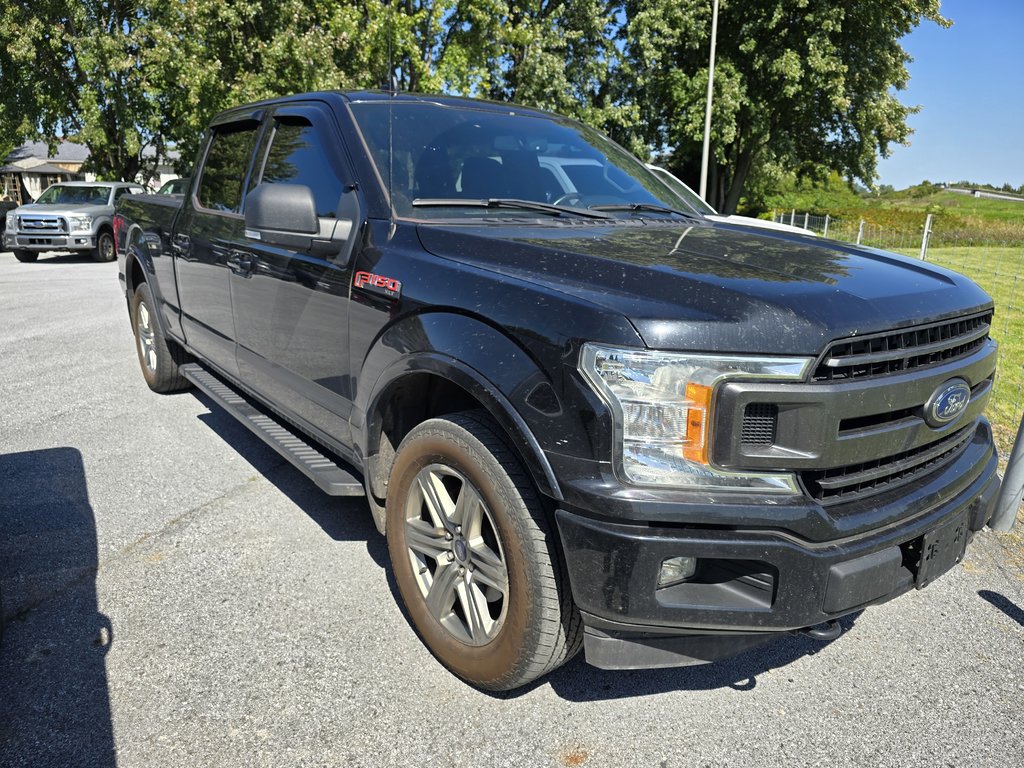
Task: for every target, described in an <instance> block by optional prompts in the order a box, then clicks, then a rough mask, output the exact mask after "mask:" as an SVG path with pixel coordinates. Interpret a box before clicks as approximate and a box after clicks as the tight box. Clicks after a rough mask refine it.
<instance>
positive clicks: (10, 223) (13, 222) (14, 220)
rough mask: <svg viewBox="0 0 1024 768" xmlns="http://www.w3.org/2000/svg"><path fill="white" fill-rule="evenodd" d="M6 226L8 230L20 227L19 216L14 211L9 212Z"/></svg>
mask: <svg viewBox="0 0 1024 768" xmlns="http://www.w3.org/2000/svg"><path fill="white" fill-rule="evenodd" d="M4 226H5V228H6V229H7V230H9V231H11V232H14V231H15V230H16V229H17V228H18V217H17V216H15V215H14V214H13V213H8V214H7V221H6V222H5V224H4Z"/></svg>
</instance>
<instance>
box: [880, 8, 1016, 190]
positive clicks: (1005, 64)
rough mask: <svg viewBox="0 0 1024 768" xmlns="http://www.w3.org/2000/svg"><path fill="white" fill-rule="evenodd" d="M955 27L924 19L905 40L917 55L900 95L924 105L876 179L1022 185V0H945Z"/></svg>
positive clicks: (898, 183) (897, 182) (885, 181)
mask: <svg viewBox="0 0 1024 768" xmlns="http://www.w3.org/2000/svg"><path fill="white" fill-rule="evenodd" d="M942 15H943V16H945V17H946V18H948V19H952V20H953V26H952V27H951V28H949V29H942V28H941V27H939V26H938V25H937V24H933V23H932V22H925V23H924V24H922V25H921V26H920V27H918V28H917V29H916V30H914V31H913V32H912V33H911V34H910V35H908V36H907V37H905V38H904V39H903V47H904V48H905V49H906V51H907V52H908V53H909V54H910V55H911V56H913V57H914V61H913V62H912V63H911V64H910V66H909V70H910V75H911V79H910V84H909V86H908V88H907V90H905V91H902V92H900V93H899V95H898V97H899V99H900V101H902V102H903V103H904V104H909V105H920V106H921V111H920V112H919V113H918V114H917V115H913V116H912V117H911V118H910V120H909V121H908V122H909V125H910V127H911V128H913V129H914V134H913V135H912V136H911V137H910V142H911V144H910V146H909V147H901V146H896V147H894V148H893V149H892V155H891V156H890V157H889V158H886V159H883V160H881V161H880V162H879V166H878V172H879V176H880V178H879V183H881V184H892V185H893V186H894V187H896V188H897V189H902V188H904V187H907V186H910V185H911V184H917V183H919V182H921V181H922V180H924V179H928V180H929V181H933V182H939V181H960V180H961V179H968V180H970V181H976V182H979V183H986V182H987V183H989V184H995V185H997V186H998V185H1001V184H1003V183H1004V182H1009V183H1010V184H1013V185H1014V186H1015V187H1016V186H1020V185H1021V184H1024V85H1022V79H1021V75H1022V73H1024V57H1022V56H1021V53H1022V52H1024V0H944V2H943V3H942Z"/></svg>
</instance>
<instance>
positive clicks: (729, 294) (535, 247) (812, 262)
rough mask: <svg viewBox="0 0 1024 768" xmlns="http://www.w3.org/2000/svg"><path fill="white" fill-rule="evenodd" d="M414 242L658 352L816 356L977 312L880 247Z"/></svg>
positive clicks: (681, 235) (749, 237) (664, 227)
mask: <svg viewBox="0 0 1024 768" xmlns="http://www.w3.org/2000/svg"><path fill="white" fill-rule="evenodd" d="M418 231H419V237H420V241H421V243H422V244H423V247H424V248H426V249H427V250H428V251H430V252H431V253H433V254H435V255H437V256H441V257H444V258H447V259H452V260H455V261H458V262H461V263H464V264H467V265H473V266H476V267H478V268H482V269H486V270H489V271H492V272H495V273H497V274H499V275H504V276H507V277H509V278H515V279H518V280H525V281H529V282H532V283H535V284H537V285H542V286H545V287H546V288H548V289H553V290H557V291H559V292H561V293H563V294H569V295H572V296H576V297H578V298H581V299H584V300H586V301H589V302H591V303H593V304H595V305H598V306H600V307H602V308H605V309H608V310H611V311H614V312H617V313H619V314H621V315H623V316H625V317H626V318H628V319H629V320H630V322H631V323H632V324H633V325H634V327H635V328H636V329H637V331H638V333H639V334H640V336H641V337H642V338H643V340H644V343H646V344H647V345H648V346H649V347H652V348H658V349H681V350H690V351H714V352H738V353H760V354H764V353H765V352H771V353H776V354H798V355H816V354H818V353H819V352H820V351H821V350H822V349H823V348H824V346H825V345H826V344H827V343H828V342H829V341H831V340H833V339H837V338H843V337H848V336H858V335H862V334H867V333H873V332H877V331H886V330H890V329H893V328H899V327H906V326H909V325H917V324H920V323H927V322H931V321H936V320H941V319H944V318H947V317H953V316H957V315H961V314H965V313H968V312H971V311H976V310H982V309H985V308H987V307H990V306H991V299H990V298H989V297H988V295H987V294H985V292H984V291H982V290H981V289H980V288H978V286H977V285H975V284H974V283H973V282H971V281H970V280H968V279H967V278H965V277H963V276H962V275H958V274H956V273H955V272H951V271H949V270H945V269H942V268H940V267H935V266H933V265H931V264H927V263H925V262H921V261H918V260H917V259H911V258H907V257H903V256H899V255H896V254H892V253H887V252H884V251H878V250H874V249H867V248H857V247H853V246H847V245H846V244H843V243H838V242H835V241H831V240H819V241H811V240H809V239H808V238H804V237H788V236H785V235H783V234H781V233H779V234H769V233H767V232H765V233H764V234H762V233H760V232H759V231H757V230H744V231H738V230H737V228H735V227H718V226H716V225H713V224H705V223H698V224H683V223H676V222H672V223H669V222H664V223H663V222H652V221H649V220H647V221H646V222H645V221H636V220H618V221H617V222H616V223H613V224H612V223H610V224H607V225H605V224H594V223H591V222H584V223H578V224H575V223H566V224H562V223H558V224H554V223H552V224H551V225H535V226H523V225H509V224H480V225H462V224H459V225H438V224H421V225H419V227H418Z"/></svg>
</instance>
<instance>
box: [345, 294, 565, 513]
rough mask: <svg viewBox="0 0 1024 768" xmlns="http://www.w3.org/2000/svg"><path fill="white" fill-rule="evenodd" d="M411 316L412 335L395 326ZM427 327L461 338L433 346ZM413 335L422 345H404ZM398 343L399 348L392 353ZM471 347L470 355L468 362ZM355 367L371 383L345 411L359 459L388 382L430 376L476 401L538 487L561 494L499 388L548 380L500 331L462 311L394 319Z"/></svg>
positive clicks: (367, 449)
mask: <svg viewBox="0 0 1024 768" xmlns="http://www.w3.org/2000/svg"><path fill="white" fill-rule="evenodd" d="M410 320H411V321H413V322H415V324H416V325H417V327H416V328H415V331H414V332H410V329H409V328H403V327H402V326H403V325H405V324H406V323H407V322H408V321H410ZM432 326H433V327H434V328H439V327H442V326H447V328H445V330H446V331H447V333H445V335H446V336H454V337H455V338H456V339H460V340H462V341H463V343H461V344H458V343H457V344H456V348H455V349H453V350H449V349H440V348H438V347H437V346H435V345H433V344H431V343H430V336H431V333H430V330H431V327H432ZM412 339H416V341H419V342H421V343H420V344H414V345H413V347H414V348H412V349H410V348H409V344H408V342H409V341H411V340H412ZM402 342H405V343H404V344H403V343H402ZM415 346H419V347H420V348H419V349H416V348H415ZM403 347H404V351H403V352H398V350H399V349H403ZM458 347H462V350H461V351H465V350H466V349H470V350H472V351H471V352H470V354H468V355H459V354H456V353H457V352H458V351H460V350H459V349H458ZM474 352H475V353H476V355H477V359H474V354H473V353H474ZM467 357H468V358H469V359H468V360H467V359H466V358H467ZM484 358H489V359H491V360H498V361H500V362H501V366H500V367H501V368H502V369H503V370H502V374H503V375H502V376H501V378H502V379H504V381H503V382H502V383H499V382H498V381H497V380H496V379H498V377H497V376H495V375H493V373H491V374H489V373H488V372H486V371H485V370H481V369H482V368H484V367H485V366H483V365H481V362H482V361H483V360H484ZM473 363H476V365H474V364H473ZM509 363H511V365H510V364H509ZM362 370H363V374H364V376H365V377H366V379H367V381H370V380H372V381H373V384H372V386H370V387H365V383H364V386H360V387H359V389H358V390H357V391H358V392H359V393H360V394H359V396H357V398H356V403H355V408H354V409H353V413H352V427H353V434H354V435H357V436H358V438H357V439H358V440H359V451H360V452H361V453H362V456H363V459H364V463H368V459H369V457H370V456H371V455H373V454H374V453H376V452H377V448H378V444H377V443H376V442H374V443H373V444H371V439H373V440H374V441H376V439H377V437H376V436H378V435H379V434H380V430H381V426H382V424H381V409H380V406H381V404H382V402H383V400H384V398H385V397H386V396H387V395H388V393H389V392H390V390H391V389H392V387H393V386H394V385H396V384H398V383H399V382H400V381H401V380H402V379H403V378H405V377H407V376H410V375H415V374H431V375H434V376H437V377H439V378H441V379H444V380H447V381H449V382H451V383H452V384H454V385H456V386H458V387H459V388H461V389H463V390H464V391H465V392H467V393H468V394H469V395H470V396H471V397H472V398H474V399H475V400H476V401H477V402H479V403H480V404H481V405H482V406H483V407H484V409H485V410H486V411H487V412H488V413H489V414H490V416H491V417H492V418H493V419H494V420H495V421H496V422H497V424H498V426H499V427H501V429H502V430H503V431H504V433H505V434H506V435H507V436H508V438H509V440H510V441H511V443H512V447H513V448H514V449H515V450H516V452H517V453H518V455H519V457H520V458H521V459H522V461H523V463H524V465H525V467H526V469H527V471H528V472H529V473H530V476H531V478H532V479H533V481H534V483H535V485H536V486H537V488H538V489H539V490H540V491H541V492H542V493H544V494H545V495H547V496H550V497H552V498H554V499H556V500H558V501H561V500H562V499H563V496H562V492H561V489H560V488H559V485H558V480H557V479H556V477H555V473H554V470H553V469H552V468H551V464H550V462H549V461H548V459H547V456H546V455H545V454H544V450H543V448H541V445H540V443H539V441H538V440H537V438H536V436H535V435H534V433H533V431H532V430H531V428H530V426H529V425H528V424H527V422H526V420H525V419H524V418H523V416H522V414H521V413H520V412H519V411H518V409H517V408H516V406H515V405H514V404H513V399H512V397H510V394H509V392H508V391H506V390H509V389H515V387H514V386H513V387H509V382H510V381H521V382H528V381H532V382H537V381H539V380H543V381H547V377H546V376H545V375H544V373H543V371H542V370H541V368H540V367H539V366H538V365H537V363H536V362H535V361H534V360H533V358H532V357H531V356H530V355H529V354H528V353H527V352H526V351H525V350H524V349H523V348H522V347H520V346H519V345H518V344H516V342H515V341H514V340H513V339H511V338H509V337H508V336H507V335H506V334H504V333H502V332H501V331H499V330H498V329H496V328H494V327H493V326H491V325H489V324H488V323H486V322H484V321H482V320H480V319H477V318H473V317H469V316H466V315H462V314H456V313H449V312H430V313H425V314H421V315H416V316H414V317H413V318H405V319H404V320H399V321H398V322H396V323H395V324H394V325H392V326H391V327H389V328H388V329H387V330H386V331H385V332H384V333H383V334H381V336H379V337H378V339H377V340H376V342H375V343H374V345H373V347H371V349H370V351H369V353H368V354H367V355H366V358H365V360H364V363H363V368H362ZM377 371H379V373H376V372H377ZM364 393H365V394H364ZM395 447H396V448H397V446H395Z"/></svg>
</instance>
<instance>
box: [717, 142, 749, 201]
mask: <svg viewBox="0 0 1024 768" xmlns="http://www.w3.org/2000/svg"><path fill="white" fill-rule="evenodd" d="M753 167H754V150H753V147H751V146H749V145H748V146H746V147H744V148H742V149H741V150H740V152H739V157H737V159H736V169H735V171H734V172H733V174H732V179H730V183H729V189H728V190H727V191H726V193H725V201H724V202H723V203H722V207H721V209H720V210H719V213H724V214H726V215H727V216H728V215H732V214H734V213H736V206H737V205H739V202H740V197H741V196H742V195H743V187H744V186H745V185H746V183H747V177H749V176H750V169H751V168H753Z"/></svg>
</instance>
